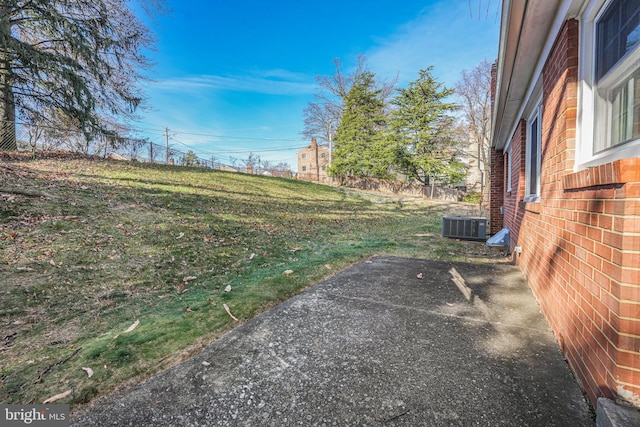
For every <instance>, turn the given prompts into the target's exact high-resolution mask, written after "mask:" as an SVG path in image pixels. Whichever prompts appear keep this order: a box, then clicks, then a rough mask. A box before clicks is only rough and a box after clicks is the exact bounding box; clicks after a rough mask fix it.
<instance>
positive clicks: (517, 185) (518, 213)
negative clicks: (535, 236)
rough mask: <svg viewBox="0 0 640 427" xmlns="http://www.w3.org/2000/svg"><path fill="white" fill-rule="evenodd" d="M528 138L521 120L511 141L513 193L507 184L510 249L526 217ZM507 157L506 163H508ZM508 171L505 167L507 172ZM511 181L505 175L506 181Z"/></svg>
mask: <svg viewBox="0 0 640 427" xmlns="http://www.w3.org/2000/svg"><path fill="white" fill-rule="evenodd" d="M526 137H527V123H526V122H525V121H524V120H520V122H519V123H518V126H517V127H516V131H515V132H514V134H513V137H512V139H511V191H506V190H507V188H509V187H508V186H507V183H506V182H505V195H504V224H505V225H506V226H507V227H509V230H510V235H511V236H510V240H509V243H510V249H511V250H512V251H513V248H514V247H515V246H516V244H517V242H518V236H519V234H520V225H521V224H522V219H523V217H524V205H523V203H522V200H523V199H524V193H525V182H524V180H525V167H526V165H525V162H526V144H525V140H526ZM507 159H508V158H507V156H506V155H505V162H506V161H507ZM506 170H507V168H506V166H505V171H506ZM507 179H509V177H507V176H506V175H505V180H507Z"/></svg>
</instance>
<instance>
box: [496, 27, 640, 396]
mask: <svg viewBox="0 0 640 427" xmlns="http://www.w3.org/2000/svg"><path fill="white" fill-rule="evenodd" d="M577 67H578V22H577V21H576V20H569V21H567V22H566V23H565V25H564V26H563V28H562V30H561V32H560V33H559V35H558V37H557V39H556V42H555V45H554V47H553V49H552V52H551V54H550V56H549V58H548V60H547V62H546V65H545V67H544V69H543V112H542V150H543V151H542V174H541V197H540V199H541V200H540V202H539V203H523V202H522V199H523V195H524V175H523V174H524V153H525V151H524V145H525V144H524V139H525V137H526V132H525V131H524V129H526V126H525V124H524V122H521V123H520V125H519V126H518V129H517V130H516V133H515V135H514V137H513V140H512V153H513V159H512V160H513V181H512V192H511V194H506V195H505V199H504V205H505V223H507V224H508V225H509V224H512V225H513V227H514V228H512V235H511V238H512V245H515V244H517V245H519V246H521V247H522V254H521V255H520V256H519V258H518V259H517V262H518V264H519V265H520V267H521V269H522V270H523V272H524V273H525V275H526V276H527V278H528V281H529V284H530V286H531V288H532V290H533V292H534V294H535V295H536V297H537V298H538V300H539V302H540V304H541V307H542V310H543V312H544V314H545V316H546V318H547V320H548V321H549V324H550V325H551V327H552V329H553V330H554V332H555V334H556V337H557V339H558V343H559V344H560V347H561V349H562V351H563V353H564V354H565V356H566V358H567V360H568V362H569V364H570V366H571V368H572V369H573V370H574V372H575V373H576V374H577V376H578V379H579V380H580V382H581V384H582V386H583V387H584V389H585V390H586V392H587V393H588V395H589V397H590V398H591V401H592V403H593V404H594V405H595V401H596V399H597V397H599V396H606V397H609V398H619V399H623V400H626V401H628V402H630V403H632V404H634V405H636V406H640V159H639V158H635V159H623V160H618V161H615V162H613V163H609V164H605V165H601V166H598V167H593V168H589V169H586V170H582V171H579V172H573V168H574V147H575V129H576V111H577ZM516 148H518V149H517V150H516ZM518 155H519V156H520V157H521V159H519V160H517V159H516V156H518ZM516 164H517V165H518V166H519V167H518V166H516ZM494 165H495V163H494ZM518 170H519V171H520V172H518ZM510 227H511V225H510ZM514 229H515V230H516V233H515V234H514V232H513V230H514Z"/></svg>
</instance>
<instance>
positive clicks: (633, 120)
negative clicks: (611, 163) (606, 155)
mask: <svg viewBox="0 0 640 427" xmlns="http://www.w3.org/2000/svg"><path fill="white" fill-rule="evenodd" d="M609 102H610V103H611V142H610V144H609V145H610V146H614V145H618V144H621V143H623V142H626V141H629V140H630V139H633V138H636V137H638V136H640V70H638V71H636V72H635V73H634V74H633V75H632V76H631V77H630V78H629V79H627V80H626V81H625V82H623V83H622V84H621V85H619V86H618V87H616V88H615V89H613V90H612V91H611V95H610V98H609ZM602 148H606V147H602Z"/></svg>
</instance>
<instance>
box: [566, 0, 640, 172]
mask: <svg viewBox="0 0 640 427" xmlns="http://www.w3.org/2000/svg"><path fill="white" fill-rule="evenodd" d="M578 45H579V47H580V51H579V54H578V58H579V61H580V62H579V67H578V81H579V92H578V99H579V100H580V111H579V113H578V118H577V127H576V152H575V156H576V157H575V159H576V169H577V170H579V169H584V168H587V167H590V166H596V165H601V164H605V163H609V162H612V161H614V160H618V159H623V158H630V157H639V156H640V1H639V0H589V1H587V2H586V5H585V7H584V12H583V14H582V16H581V24H580V41H579V43H578Z"/></svg>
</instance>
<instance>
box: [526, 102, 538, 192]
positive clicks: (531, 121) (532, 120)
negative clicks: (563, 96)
mask: <svg viewBox="0 0 640 427" xmlns="http://www.w3.org/2000/svg"><path fill="white" fill-rule="evenodd" d="M534 105H535V107H534V108H533V111H532V112H531V114H530V115H529V117H528V118H527V121H526V126H527V137H526V138H527V139H526V141H525V143H526V164H525V195H524V201H525V202H537V201H540V183H541V182H540V168H541V166H542V99H540V100H539V101H538V102H536V103H535V104H534ZM534 127H535V131H536V133H535V141H534V138H533V135H532V134H533V132H532V131H533V129H534ZM534 142H535V145H536V146H537V150H536V152H535V156H534V153H532V150H533V147H534ZM533 165H535V171H536V176H535V191H533V190H532V189H531V174H532V173H533V171H532V166H533Z"/></svg>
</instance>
